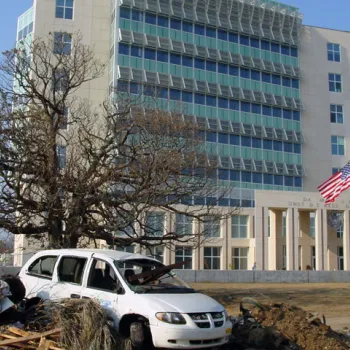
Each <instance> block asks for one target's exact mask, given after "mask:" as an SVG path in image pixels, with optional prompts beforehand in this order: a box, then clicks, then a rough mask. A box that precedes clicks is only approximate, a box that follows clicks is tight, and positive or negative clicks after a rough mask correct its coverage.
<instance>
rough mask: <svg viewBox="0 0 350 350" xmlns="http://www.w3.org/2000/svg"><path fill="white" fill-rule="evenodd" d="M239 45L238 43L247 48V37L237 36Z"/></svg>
mask: <svg viewBox="0 0 350 350" xmlns="http://www.w3.org/2000/svg"><path fill="white" fill-rule="evenodd" d="M239 43H240V44H241V45H246V46H249V36H245V35H240V36H239Z"/></svg>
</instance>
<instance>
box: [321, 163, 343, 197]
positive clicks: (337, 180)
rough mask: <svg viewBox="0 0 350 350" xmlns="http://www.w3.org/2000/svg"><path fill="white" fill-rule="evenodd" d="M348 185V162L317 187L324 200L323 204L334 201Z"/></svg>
mask: <svg viewBox="0 0 350 350" xmlns="http://www.w3.org/2000/svg"><path fill="white" fill-rule="evenodd" d="M349 187H350V162H349V163H348V164H346V165H345V167H344V168H343V169H341V170H339V171H338V172H337V173H335V174H334V175H333V176H332V177H330V178H329V179H328V180H327V181H325V182H323V183H322V184H321V185H320V186H318V187H317V189H318V190H319V191H320V193H321V196H322V197H323V198H324V199H325V200H326V202H325V204H329V203H332V202H334V201H335V199H336V198H337V197H338V196H339V195H340V194H341V193H342V192H344V191H345V190H347V189H348V188H349Z"/></svg>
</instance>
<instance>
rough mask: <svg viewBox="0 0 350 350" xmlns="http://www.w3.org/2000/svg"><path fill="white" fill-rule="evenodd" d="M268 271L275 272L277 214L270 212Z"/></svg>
mask: <svg viewBox="0 0 350 350" xmlns="http://www.w3.org/2000/svg"><path fill="white" fill-rule="evenodd" d="M268 242H269V248H268V250H269V270H272V271H274V270H277V213H276V211H274V210H270V237H269V238H268Z"/></svg>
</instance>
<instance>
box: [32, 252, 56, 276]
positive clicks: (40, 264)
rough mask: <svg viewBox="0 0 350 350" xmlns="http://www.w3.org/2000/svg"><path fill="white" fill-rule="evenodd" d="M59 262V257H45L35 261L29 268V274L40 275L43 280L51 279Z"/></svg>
mask: <svg viewBox="0 0 350 350" xmlns="http://www.w3.org/2000/svg"><path fill="white" fill-rule="evenodd" d="M56 262H57V256H43V257H41V258H39V259H37V260H35V261H34V262H33V263H32V264H31V265H30V266H29V268H28V273H29V274H33V275H38V276H40V277H43V278H51V277H52V275H53V271H54V269H55V265H56Z"/></svg>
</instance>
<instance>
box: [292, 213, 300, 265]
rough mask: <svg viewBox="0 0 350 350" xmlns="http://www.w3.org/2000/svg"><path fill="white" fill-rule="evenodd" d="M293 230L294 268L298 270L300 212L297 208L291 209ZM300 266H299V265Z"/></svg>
mask: <svg viewBox="0 0 350 350" xmlns="http://www.w3.org/2000/svg"><path fill="white" fill-rule="evenodd" d="M293 211H294V220H293V226H294V227H293V232H294V270H299V265H301V264H299V236H300V216H299V215H300V214H299V210H298V209H297V208H294V209H293ZM300 267H301V266H300Z"/></svg>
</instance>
